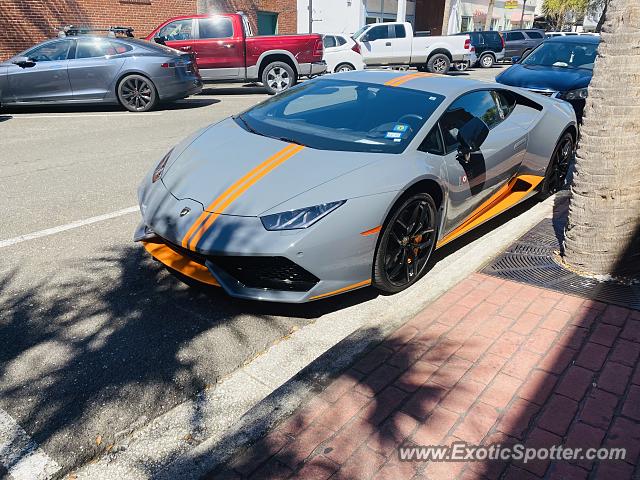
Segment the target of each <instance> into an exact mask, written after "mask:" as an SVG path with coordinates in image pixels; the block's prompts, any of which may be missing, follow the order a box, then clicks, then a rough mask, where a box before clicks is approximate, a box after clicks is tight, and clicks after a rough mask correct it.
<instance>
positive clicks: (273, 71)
mask: <svg viewBox="0 0 640 480" xmlns="http://www.w3.org/2000/svg"><path fill="white" fill-rule="evenodd" d="M261 80H262V84H263V85H264V87H265V88H266V89H267V92H268V93H269V94H270V95H275V94H276V93H281V92H284V91H285V90H288V89H289V88H291V87H292V86H294V85H295V83H296V74H295V73H294V71H293V69H292V68H291V67H290V66H289V65H287V64H286V63H284V62H273V63H270V64H269V65H267V66H266V67H265V69H264V71H263V72H262V79H261Z"/></svg>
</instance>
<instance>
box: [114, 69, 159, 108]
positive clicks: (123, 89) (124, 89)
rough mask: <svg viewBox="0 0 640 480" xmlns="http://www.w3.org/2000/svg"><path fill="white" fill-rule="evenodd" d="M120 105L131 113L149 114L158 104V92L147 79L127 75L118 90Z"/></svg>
mask: <svg viewBox="0 0 640 480" xmlns="http://www.w3.org/2000/svg"><path fill="white" fill-rule="evenodd" d="M116 94H117V96H118V101H119V102H120V105H122V106H123V107H124V108H126V109H127V110H129V111H130V112H148V111H149V110H151V109H152V108H154V107H155V106H156V105H157V104H158V90H156V87H155V85H154V84H153V82H152V81H151V80H149V79H148V78H147V77H143V76H142V75H127V76H126V77H124V78H123V79H122V80H120V82H119V83H118V87H117V89H116Z"/></svg>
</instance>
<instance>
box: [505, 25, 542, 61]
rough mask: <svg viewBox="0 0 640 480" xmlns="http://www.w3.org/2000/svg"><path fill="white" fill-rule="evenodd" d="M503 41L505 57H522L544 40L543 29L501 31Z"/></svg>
mask: <svg viewBox="0 0 640 480" xmlns="http://www.w3.org/2000/svg"><path fill="white" fill-rule="evenodd" d="M502 36H503V37H504V43H505V49H506V51H505V53H504V55H505V57H507V59H511V57H524V56H526V55H527V54H528V53H529V52H530V51H531V50H533V49H534V48H536V47H537V46H538V45H540V44H541V43H542V42H543V40H544V30H535V29H529V30H507V31H506V32H502Z"/></svg>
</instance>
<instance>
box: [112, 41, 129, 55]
mask: <svg viewBox="0 0 640 480" xmlns="http://www.w3.org/2000/svg"><path fill="white" fill-rule="evenodd" d="M111 45H112V46H113V48H115V49H116V53H117V54H120V53H127V52H130V51H131V50H133V47H132V46H131V45H127V44H125V43H120V42H111Z"/></svg>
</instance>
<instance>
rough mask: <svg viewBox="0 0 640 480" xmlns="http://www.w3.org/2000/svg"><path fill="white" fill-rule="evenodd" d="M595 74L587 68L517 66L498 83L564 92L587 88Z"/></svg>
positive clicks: (501, 76)
mask: <svg viewBox="0 0 640 480" xmlns="http://www.w3.org/2000/svg"><path fill="white" fill-rule="evenodd" d="M592 75H593V72H592V71H591V70H587V69H585V68H562V67H545V66H542V65H520V64H516V65H513V66H511V67H510V68H508V69H507V70H505V71H504V72H502V73H501V74H500V75H498V76H497V77H496V81H498V82H499V83H504V84H506V85H511V86H514V87H523V88H532V89H541V90H545V89H548V90H556V91H559V92H564V91H567V90H574V89H576V88H585V87H588V86H589V83H590V82H591V76H592Z"/></svg>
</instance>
